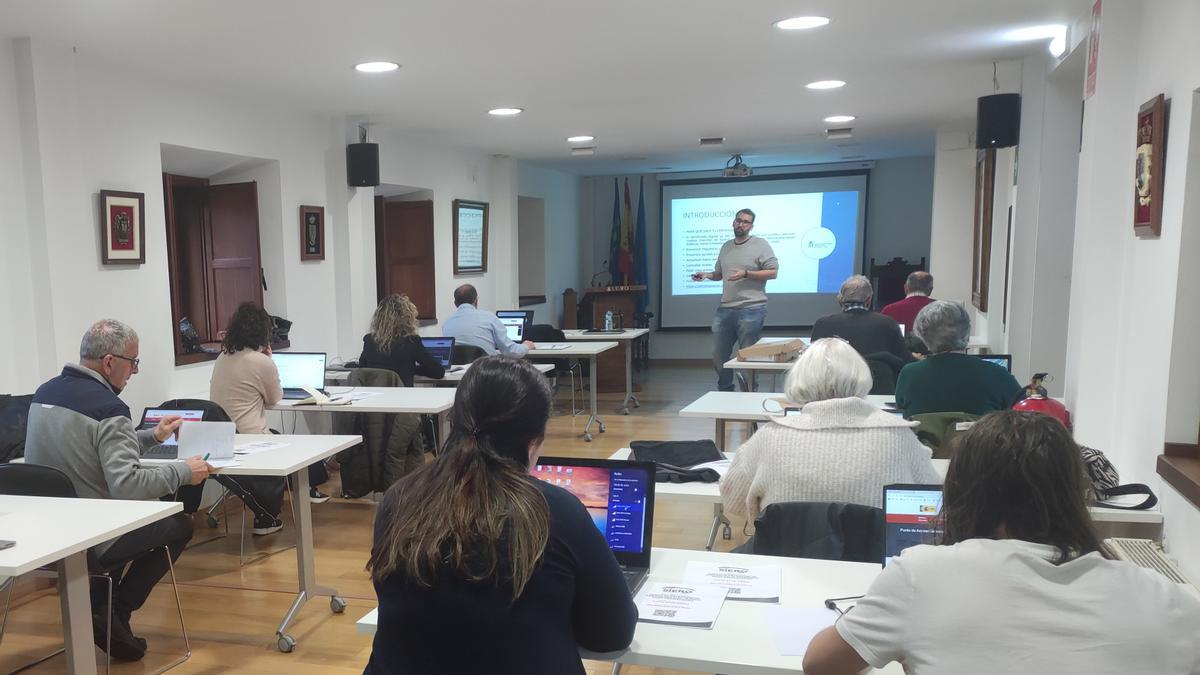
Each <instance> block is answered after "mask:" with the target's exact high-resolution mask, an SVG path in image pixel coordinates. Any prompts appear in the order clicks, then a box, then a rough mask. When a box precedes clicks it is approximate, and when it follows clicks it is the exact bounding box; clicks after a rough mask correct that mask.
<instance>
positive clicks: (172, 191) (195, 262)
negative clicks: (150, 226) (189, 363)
mask: <svg viewBox="0 0 1200 675" xmlns="http://www.w3.org/2000/svg"><path fill="white" fill-rule="evenodd" d="M207 192H208V179H206V178H191V177H188V176H176V175H172V174H168V173H164V174H163V197H164V199H165V201H166V218H167V255H168V258H169V260H168V265H167V270H168V273H169V275H170V277H169V278H170V281H171V326H172V328H171V334H172V335H174V336H175V353H176V354H181V353H183V350H182V345H181V344H180V337H179V320H180V319H182V318H183V317H187V318H188V320H189V321H191V322H192V326H193V327H194V328H195V329H196V332H197V333H199V335H200V341H201V342H207V341H209V340H211V339H212V336H211V334H212V331H210V330H209V324H208V309H207V308H208V298H207V296H206V295H205V294H206V293H207V285H206V284H205V282H204V279H205V277H206V276H207V274H206V270H207V268H208V266H207V264H206V263H205V256H206V255H207V254H208V251H207V247H206V246H205V244H204V242H205V241H207V234H206V227H207V219H206V216H205V202H206V199H207V196H206V195H207Z"/></svg>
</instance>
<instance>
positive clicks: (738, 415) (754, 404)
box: [679, 391, 896, 450]
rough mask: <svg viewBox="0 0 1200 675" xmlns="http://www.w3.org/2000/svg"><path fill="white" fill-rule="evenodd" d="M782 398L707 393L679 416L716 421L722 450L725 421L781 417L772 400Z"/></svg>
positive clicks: (886, 400) (885, 401) (885, 398)
mask: <svg viewBox="0 0 1200 675" xmlns="http://www.w3.org/2000/svg"><path fill="white" fill-rule="evenodd" d="M782 396H783V395H782V394H777V393H774V392H759V391H710V392H708V393H707V394H705V395H703V396H701V397H700V398H698V399H696V400H695V401H693V402H691V403H689V404H688V405H687V406H685V407H684V408H683V410H680V411H679V416H680V417H707V418H711V419H713V420H714V421H715V422H716V442H717V447H718V448H720V449H721V450H724V449H725V423H726V422H730V421H740V422H765V421H767V420H769V419H771V418H772V417H775V416H778V415H780V414H782V413H781V408H780V406H779V404H778V403H776V401H775V400H772V399H780V398H782ZM866 399H867V400H868V401H870V402H871V403H874V404H875V405H877V406H879V407H880V408H890V407H892V406H891V404H893V403H895V401H896V397H895V396H892V395H890V394H889V395H880V394H872V395H869V396H867V397H866ZM764 406H765V407H764Z"/></svg>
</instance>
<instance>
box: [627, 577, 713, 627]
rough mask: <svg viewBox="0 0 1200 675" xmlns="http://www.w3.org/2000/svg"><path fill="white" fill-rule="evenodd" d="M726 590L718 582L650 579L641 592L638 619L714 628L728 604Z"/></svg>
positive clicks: (673, 624) (674, 624)
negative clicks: (670, 582)
mask: <svg viewBox="0 0 1200 675" xmlns="http://www.w3.org/2000/svg"><path fill="white" fill-rule="evenodd" d="M725 594H726V590H725V589H724V588H719V587H717V586H706V585H690V584H664V583H661V582H656V581H650V582H647V583H646V585H645V586H642V590H641V591H640V592H639V593H638V594H637V598H635V599H634V603H635V604H636V605H637V608H638V621H644V622H646V623H665V624H669V625H672V626H687V627H689V628H704V629H711V628H712V627H713V624H714V623H716V622H717V616H718V615H719V614H720V613H721V606H722V605H724V604H725Z"/></svg>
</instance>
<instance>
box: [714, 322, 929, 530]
mask: <svg viewBox="0 0 1200 675" xmlns="http://www.w3.org/2000/svg"><path fill="white" fill-rule="evenodd" d="M784 388H785V393H786V394H787V397H788V400H790V401H792V402H793V403H795V404H797V405H799V406H801V408H800V414H799V415H794V416H791V417H776V418H773V419H772V420H771V421H770V422H769V423H768V424H766V425H765V426H763V427H762V428H760V429H759V430H758V432H757V433H756V434H754V436H752V437H751V438H750V440H748V441H746V442H745V443H744V444H743V445H742V447H741V448H739V449H738V452H737V454H736V455H735V456H734V460H733V465H732V466H730V468H729V472H728V473H727V474H726V475H725V477H724V478H723V479H722V480H721V497H722V498H723V499H724V501H725V510H726V511H728V512H729V513H733V514H736V515H740V516H745V517H747V518H754V517H755V516H757V515H758V513H759V512H760V511H762V510H763V509H764V508H766V507H767V505H769V504H774V503H778V502H848V503H852V504H863V505H866V506H875V507H878V506H880V505H881V503H882V500H883V486H884V485H888V484H891V483H940V482H941V477H940V476H939V475H938V474H937V472H936V471H935V470H934V468H933V463H932V462H931V461H930V452H929V448H927V447H925V446H924V445H921V443H920V442H919V441H917V436H916V434H914V433H913V429H912V428H913V427H914V426H916V423H915V422H909V421H907V420H904V419H903V418H901V417H899V416H897V415H893V414H891V413H887V412H884V411H883V410H881V409H880V408H879V407H877V406H875V405H874V404H872V403H870V402H868V401H867V400H866V399H865V398H864V397H865V396H866V395H867V392H868V391H870V390H871V371H870V369H868V368H867V363H866V362H865V361H863V359H862V357H861V356H859V355H858V352H856V351H855V350H854V348H853V347H851V346H850V344H849V343H847V342H846V341H844V340H842V339H840V338H826V339H823V340H817V341H816V342H814V343H813V344H812V346H810V347H809V348H808V349H806V350H804V353H802V354H801V355H800V358H799V359H797V360H796V364H795V365H793V366H792V368H791V370H789V371H788V374H787V379H786V380H785V382H784Z"/></svg>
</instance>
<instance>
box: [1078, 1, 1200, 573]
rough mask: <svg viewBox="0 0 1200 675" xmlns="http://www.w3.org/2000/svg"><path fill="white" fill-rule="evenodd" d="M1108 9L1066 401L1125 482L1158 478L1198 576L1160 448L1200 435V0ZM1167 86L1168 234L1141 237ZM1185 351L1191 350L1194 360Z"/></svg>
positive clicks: (1090, 136)
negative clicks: (1139, 154)
mask: <svg viewBox="0 0 1200 675" xmlns="http://www.w3.org/2000/svg"><path fill="white" fill-rule="evenodd" d="M1103 12H1104V14H1103V17H1102V24H1103V27H1102V31H1103V33H1102V36H1103V37H1102V42H1101V48H1100V57H1099V71H1098V77H1097V84H1096V94H1095V95H1094V96H1093V97H1092V98H1091V99H1090V100H1088V101H1087V103H1086V107H1085V116H1084V121H1083V145H1082V149H1081V152H1080V172H1079V190H1078V200H1077V202H1076V217H1075V233H1074V259H1073V264H1072V265H1073V273H1072V276H1073V278H1074V279H1075V280H1076V283H1074V284H1072V286H1071V303H1070V314H1069V318H1068V349H1067V354H1068V358H1067V370H1066V378H1065V379H1066V383H1065V384H1066V395H1067V399H1068V404H1069V406H1070V407H1072V409H1073V411H1074V414H1075V424H1076V430H1075V434H1076V437H1077V438H1078V439H1079V440H1080V441H1081V442H1083V443H1086V444H1088V445H1094V446H1096V447H1099V448H1101V449H1103V450H1104V451H1105V452H1106V453H1108V454H1109V456H1110V458H1111V459H1112V460H1113V461H1114V463H1115V464H1116V466H1117V468H1118V469H1119V470H1120V471H1121V476H1122V479H1123V480H1124V481H1127V482H1146V483H1150V484H1151V485H1153V486H1155V487H1156V490H1157V491H1158V493H1159V494H1160V495H1162V496H1163V497H1164V499H1163V514H1164V516H1165V518H1166V535H1167V539H1168V541H1167V543H1168V546H1169V548H1170V550H1172V551H1174V552H1175V553H1176V554H1178V556H1179V558H1180V562H1181V563H1182V564H1183V565H1184V568H1185V569H1186V570H1187V571H1188V572H1189V573H1190V574H1191V575H1193V576H1200V550H1198V547H1197V546H1196V545H1195V543H1194V539H1195V533H1196V532H1197V531H1200V510H1198V509H1196V508H1195V507H1194V506H1193V505H1191V504H1190V503H1187V502H1186V501H1185V500H1183V499H1182V498H1180V497H1179V496H1178V495H1176V494H1174V493H1173V491H1172V490H1171V489H1170V488H1168V487H1166V486H1165V485H1163V484H1162V483H1161V481H1159V480H1158V478H1157V476H1156V474H1155V462H1156V457H1157V456H1158V455H1159V454H1160V453H1161V452H1162V448H1163V442H1164V441H1177V442H1189V443H1194V442H1196V440H1197V429H1198V428H1200V398H1198V397H1197V392H1196V387H1197V379H1198V378H1197V373H1196V371H1195V368H1196V366H1197V364H1196V362H1195V357H1194V352H1195V341H1196V338H1195V336H1196V332H1195V329H1196V327H1197V326H1198V325H1200V306H1198V305H1197V303H1196V301H1195V288H1194V286H1191V285H1186V286H1185V285H1183V284H1182V283H1181V281H1182V282H1188V283H1190V282H1191V281H1192V278H1191V276H1190V275H1189V274H1188V273H1187V267H1190V266H1191V267H1194V263H1193V261H1194V259H1195V257H1196V255H1197V253H1198V251H1197V245H1196V241H1195V238H1194V235H1195V232H1196V228H1197V227H1198V224H1197V217H1196V216H1197V214H1200V204H1197V203H1195V199H1196V195H1197V191H1196V189H1195V187H1194V184H1195V183H1196V181H1198V180H1200V176H1198V175H1197V174H1198V173H1200V162H1197V161H1196V157H1197V155H1200V152H1197V151H1196V150H1195V146H1196V145H1197V144H1198V143H1200V137H1197V134H1196V133H1195V132H1196V122H1195V119H1194V116H1195V115H1197V114H1200V111H1198V110H1197V107H1196V103H1195V99H1194V95H1193V92H1194V90H1195V89H1196V87H1197V86H1198V85H1200V43H1198V42H1197V41H1196V40H1195V39H1194V35H1193V32H1194V31H1193V28H1194V27H1195V26H1196V25H1200V5H1198V4H1197V3H1195V2H1193V1H1191V0H1154V1H1143V2H1128V3H1115V2H1114V3H1105V4H1104V8H1103ZM1158 93H1164V94H1166V96H1167V97H1168V98H1170V99H1171V111H1170V124H1169V127H1170V133H1169V135H1168V139H1167V151H1166V152H1167V160H1166V167H1165V185H1164V190H1163V227H1162V236H1161V237H1159V238H1145V239H1139V238H1135V237H1134V235H1133V228H1132V217H1133V215H1132V214H1133V204H1132V189H1131V185H1132V182H1133V181H1132V175H1133V166H1134V125H1135V121H1136V117H1137V111H1138V107H1139V106H1140V105H1141V104H1142V103H1143V102H1145V101H1147V100H1149V99H1150V98H1151V97H1152V96H1154V95H1155V94H1158ZM1189 157H1190V158H1191V159H1192V162H1191V164H1190V165H1189V163H1188V162H1189ZM1189 183H1191V184H1193V187H1191V188H1190V189H1189V188H1188V185H1189ZM1185 198H1186V199H1187V200H1188V202H1187V203H1186V204H1185ZM1185 207H1186V213H1187V217H1186V218H1185ZM1185 232H1186V233H1187V234H1188V237H1187V238H1185V237H1184V233H1185ZM1181 263H1186V264H1182V265H1181ZM1181 275H1182V276H1181ZM1184 327H1186V330H1180V328H1184ZM1187 352H1190V353H1191V354H1192V356H1190V357H1188V358H1184V354H1185V353H1187ZM1176 368H1181V369H1185V370H1184V371H1183V372H1179V373H1178V374H1176V373H1175V370H1176ZM1186 369H1190V370H1186ZM1168 411H1170V415H1169V417H1170V421H1169V426H1168ZM1188 538H1190V539H1191V540H1192V542H1187V543H1185V542H1186V540H1187V539H1188Z"/></svg>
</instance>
